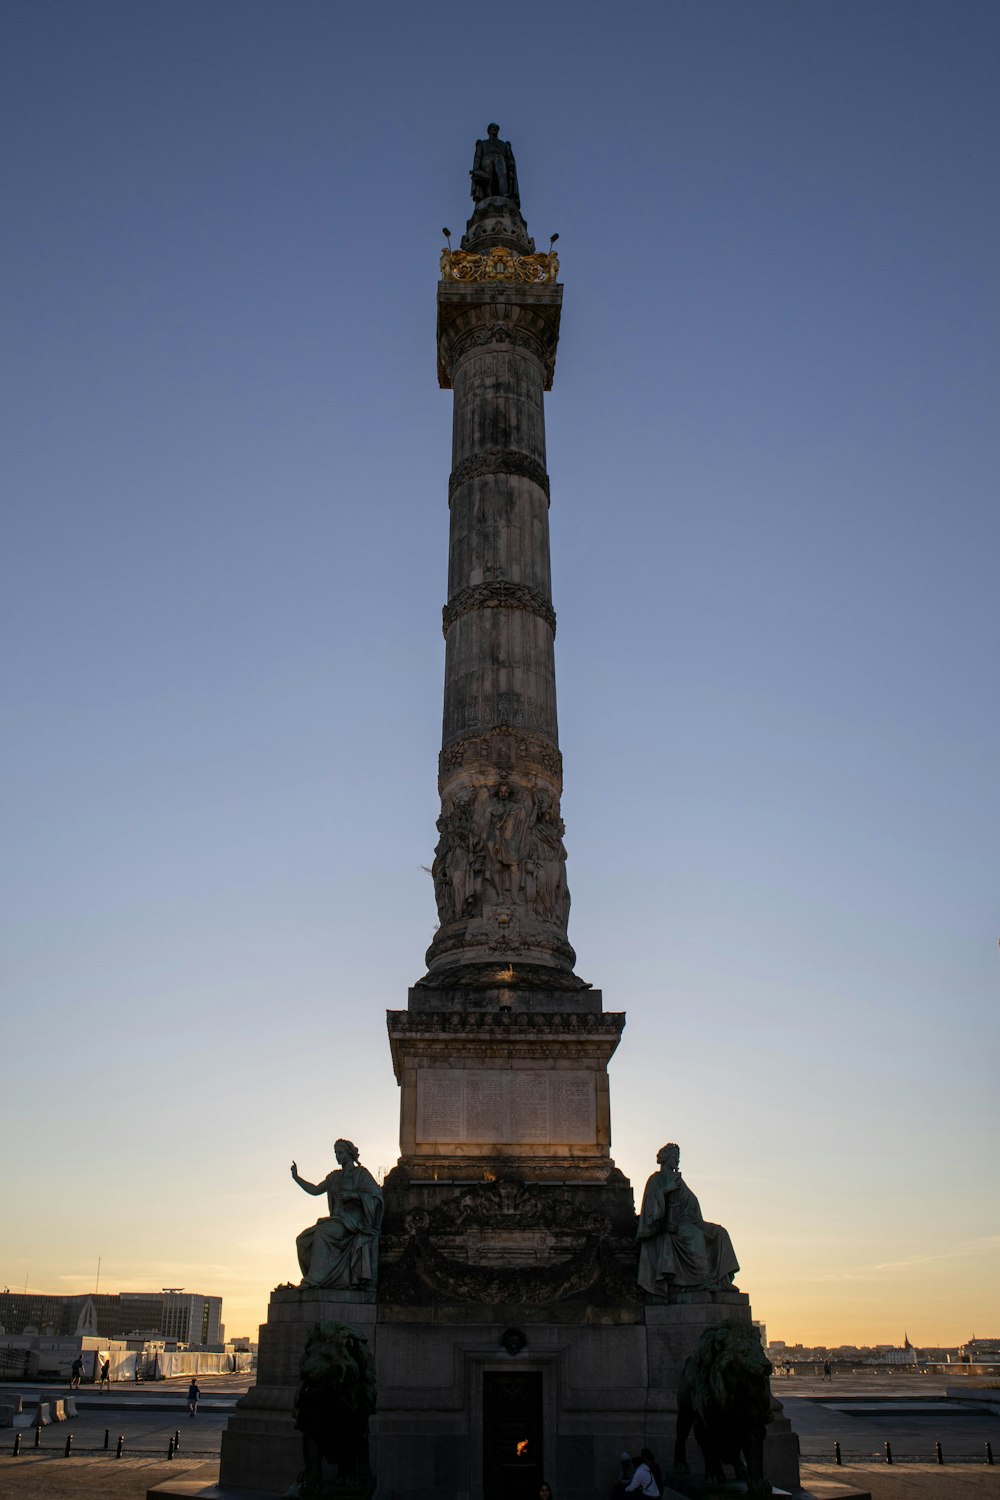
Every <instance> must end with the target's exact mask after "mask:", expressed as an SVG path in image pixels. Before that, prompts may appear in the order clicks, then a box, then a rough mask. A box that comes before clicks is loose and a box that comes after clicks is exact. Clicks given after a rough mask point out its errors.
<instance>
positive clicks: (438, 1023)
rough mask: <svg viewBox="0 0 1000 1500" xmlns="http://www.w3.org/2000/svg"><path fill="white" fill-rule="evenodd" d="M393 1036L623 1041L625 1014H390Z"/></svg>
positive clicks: (608, 1012)
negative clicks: (600, 1038) (618, 1039)
mask: <svg viewBox="0 0 1000 1500" xmlns="http://www.w3.org/2000/svg"><path fill="white" fill-rule="evenodd" d="M386 1027H387V1029H388V1032H389V1035H390V1036H401V1035H406V1036H414V1037H415V1036H426V1037H428V1038H434V1037H455V1036H461V1037H471V1036H490V1035H495V1036H503V1037H509V1038H511V1039H515V1038H519V1037H523V1038H525V1039H526V1040H532V1041H535V1040H538V1039H540V1037H541V1036H551V1037H559V1038H564V1037H579V1038H581V1040H583V1039H585V1038H587V1037H591V1036H593V1037H597V1036H602V1037H620V1036H621V1034H622V1032H623V1031H624V1029H625V1012H624V1011H615V1010H606V1011H601V1012H600V1013H599V1014H597V1015H594V1014H591V1013H588V1012H586V1011H573V1010H571V1011H558V1010H555V1011H531V1010H528V1011H524V1010H506V1009H502V1010H486V1011H482V1010H470V1011H461V1010H459V1011H456V1010H430V1011H412V1010H388V1011H386Z"/></svg>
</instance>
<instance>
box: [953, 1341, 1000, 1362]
mask: <svg viewBox="0 0 1000 1500" xmlns="http://www.w3.org/2000/svg"><path fill="white" fill-rule="evenodd" d="M958 1353H959V1357H960V1358H961V1359H967V1360H968V1361H969V1363H970V1364H973V1365H993V1364H996V1363H997V1361H998V1360H1000V1339H977V1338H971V1339H970V1340H969V1342H968V1343H967V1344H962V1345H960V1346H959V1350H958Z"/></svg>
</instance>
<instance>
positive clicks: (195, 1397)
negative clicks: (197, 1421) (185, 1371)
mask: <svg viewBox="0 0 1000 1500" xmlns="http://www.w3.org/2000/svg"><path fill="white" fill-rule="evenodd" d="M200 1400H201V1391H200V1389H199V1387H198V1382H197V1380H196V1379H195V1378H194V1376H192V1377H191V1384H190V1385H189V1386H188V1414H189V1415H190V1416H192V1417H196V1416H197V1415H198V1402H199V1401H200Z"/></svg>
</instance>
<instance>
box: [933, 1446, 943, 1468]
mask: <svg viewBox="0 0 1000 1500" xmlns="http://www.w3.org/2000/svg"><path fill="white" fill-rule="evenodd" d="M934 1456H935V1458H936V1459H937V1461H938V1463H939V1464H943V1463H944V1454H943V1453H942V1452H941V1444H940V1442H937V1443H935V1444H934Z"/></svg>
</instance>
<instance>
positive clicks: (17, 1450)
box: [11, 1432, 989, 1458]
mask: <svg viewBox="0 0 1000 1500" xmlns="http://www.w3.org/2000/svg"><path fill="white" fill-rule="evenodd" d="M987 1446H989V1445H988V1444H987ZM20 1451H21V1434H20V1433H19V1432H15V1434H14V1452H13V1454H12V1455H11V1457H12V1458H16V1457H17V1455H18V1454H19V1453H20Z"/></svg>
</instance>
